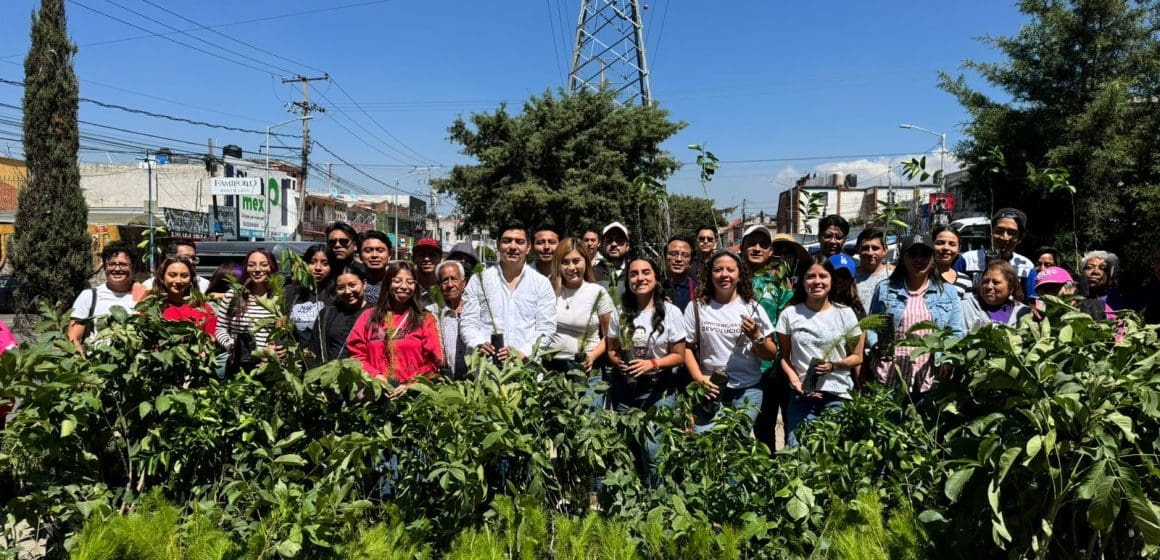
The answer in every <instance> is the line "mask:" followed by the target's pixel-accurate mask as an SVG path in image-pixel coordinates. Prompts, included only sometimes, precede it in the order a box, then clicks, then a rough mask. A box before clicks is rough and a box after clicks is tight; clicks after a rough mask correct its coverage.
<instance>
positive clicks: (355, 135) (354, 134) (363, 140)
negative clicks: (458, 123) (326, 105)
mask: <svg viewBox="0 0 1160 560" xmlns="http://www.w3.org/2000/svg"><path fill="white" fill-rule="evenodd" d="M319 97H322V98H323V99H325V100H326V101H328V102H329V101H330V98H329V97H327V96H326V94H323V93H319ZM331 114H336V115H341V116H342V117H344V118H345V119H346V120H348V121H350V122H351V123H354V125H355V126H357V127H359V128H361V129H362V130H363V131H364V132H366V133H367V134H369V135H371V137H372V138H374V139H375V140H377V141H379V142H380V143H382V144H383V145H384V146H386V147H388V148H390V149H392V150H394V151H395V152H396V153H398V154H400V155H402V156H404V157H406V154H405V153H403V152H402V151H400V150H399V149H398V148H396V147H394V146H392V145H390V144H389V143H387V142H386V141H385V140H383V139H382V138H379V137H378V136H375V134H374V133H373V132H371V131H370V130H368V129H367V127H365V126H363V125H362V123H360V122H358V121H357V120H355V119H353V118H351V117H350V115H348V114H346V112H345V111H340V110H333V111H331ZM330 122H333V123H334V124H336V125H338V126H339V128H341V129H343V130H344V131H346V133H347V134H349V135H350V136H351V137H352V138H354V139H355V140H358V141H359V142H361V143H362V144H363V145H365V146H367V147H369V148H370V149H372V150H374V151H376V152H378V153H379V154H381V155H382V156H383V157H387V158H390V159H392V160H394V161H399V162H403V161H406V160H405V159H402V158H400V157H399V156H396V155H391V154H388V153H387V152H384V151H383V150H382V149H381V148H379V147H378V146H377V145H376V144H375V143H373V142H371V141H369V140H367V139H366V138H364V137H362V136H360V135H359V134H358V133H357V132H355V131H353V130H351V129H350V127H348V126H346V125H345V124H343V123H342V121H340V120H338V119H334V120H332V121H330ZM411 159H414V158H411ZM406 167H414V164H413V163H408V164H406Z"/></svg>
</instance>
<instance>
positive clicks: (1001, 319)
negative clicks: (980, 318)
mask: <svg viewBox="0 0 1160 560" xmlns="http://www.w3.org/2000/svg"><path fill="white" fill-rule="evenodd" d="M979 306H980V307H982V308H983V312H984V313H986V314H987V317H990V319H991V322H992V323H999V324H1000V325H1006V324H1008V323H1009V322H1010V321H1011V313H1012V312H1013V311H1015V304H1014V303H1011V302H1007V303H1004V304H1003V305H1000V306H999V307H991V306H989V305H987V304H985V303H982V302H979Z"/></svg>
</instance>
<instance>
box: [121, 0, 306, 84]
mask: <svg viewBox="0 0 1160 560" xmlns="http://www.w3.org/2000/svg"><path fill="white" fill-rule="evenodd" d="M109 1H110V2H111V1H112V0H109ZM141 1H142V2H144V3H146V4H149V5H150V6H153V7H154V8H157V9H159V10H161V11H163V12H165V13H167V14H169V15H172V16H175V17H178V18H181V19H183V20H185V21H187V22H189V23H192V24H193V25H196V26H197V28H198V29H204V30H206V31H209V32H210V33H213V34H214V35H218V36H220V37H223V38H225V39H229V40H230V41H233V42H235V43H237V44H239V45H245V46H247V47H249V48H251V49H254V50H256V51H258V52H260V53H263V54H266V55H269V56H272V57H274V58H277V59H279V60H283V61H286V62H289V63H290V64H293V65H295V66H301V67H303V68H309V69H311V70H317V71H319V72H323V73H325V72H326V71H325V70H323V69H321V68H318V67H315V66H311V65H309V64H306V63H304V62H298V61H295V60H291V59H289V58H286V57H284V56H282V55H279V54H277V53H273V52H270V51H268V50H266V49H263V48H261V47H258V46H255V45H254V44H252V43H247V42H245V41H242V40H241V39H237V38H235V37H231V36H229V35H226V34H225V33H222V32H221V31H218V30H216V29H212V28H210V27H207V26H205V25H202V24H200V23H198V22H196V21H194V20H192V19H189V18H187V17H185V16H183V15H181V14H179V13H177V12H174V11H173V10H170V9H169V8H166V7H164V6H161V5H158V4H156V3H154V2H152V1H150V0H141ZM183 33H184V32H183ZM186 34H187V35H188V33H186Z"/></svg>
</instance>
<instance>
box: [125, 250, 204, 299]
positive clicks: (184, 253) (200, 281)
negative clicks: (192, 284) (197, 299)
mask: <svg viewBox="0 0 1160 560" xmlns="http://www.w3.org/2000/svg"><path fill="white" fill-rule="evenodd" d="M165 256H167V257H177V258H179V259H185V260H187V261H189V262H191V263H193V266H194V269H195V270H196V268H197V244H196V243H194V242H192V241H187V240H185V239H178V240H176V241H171V242H170V243H169V245H168V246H167V247H165ZM195 278H196V279H197V289H198V291H200V292H201V293H203V294H204V293H205V292H206V291H207V290H209V280H207V279H205V278H203V277H201V276H196V277H195ZM141 285H142V286H144V287H145V289H146V290H152V289H153V277H152V276H150V277H149V279H147V280H145V281H144V282H142V283H141Z"/></svg>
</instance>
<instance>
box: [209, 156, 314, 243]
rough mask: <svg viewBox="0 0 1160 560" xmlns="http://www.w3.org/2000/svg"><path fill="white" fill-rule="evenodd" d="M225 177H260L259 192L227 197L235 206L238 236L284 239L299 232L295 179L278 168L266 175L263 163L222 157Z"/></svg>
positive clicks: (296, 183) (244, 237) (228, 202)
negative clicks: (224, 163) (260, 186)
mask: <svg viewBox="0 0 1160 560" xmlns="http://www.w3.org/2000/svg"><path fill="white" fill-rule="evenodd" d="M225 162H226V165H225V170H226V173H225V175H226V177H237V178H241V177H257V178H261V179H262V189H261V193H260V194H257V195H238V196H228V197H226V204H225V205H226V206H232V207H234V208H236V209H237V216H238V219H237V229H238V238H241V239H246V238H255V239H266V240H270V241H286V240H289V239H293V237H294V233H295V232H296V231H298V179H297V178H295V177H292V176H290V175H289V174H287V173H286V172H284V171H281V170H279V169H277V168H271V169H270V171H269V174H268V175H267V171H266V166H265V164H264V163H260V162H253V161H248V160H243V159H238V158H233V157H226V158H225Z"/></svg>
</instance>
